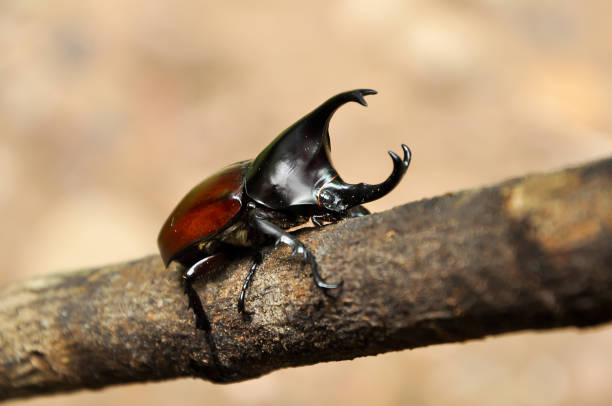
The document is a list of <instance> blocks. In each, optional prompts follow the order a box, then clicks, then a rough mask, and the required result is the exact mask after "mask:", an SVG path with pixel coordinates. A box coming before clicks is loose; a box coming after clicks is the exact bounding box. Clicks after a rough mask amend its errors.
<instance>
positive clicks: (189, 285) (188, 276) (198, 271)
mask: <svg viewBox="0 0 612 406" xmlns="http://www.w3.org/2000/svg"><path fill="white" fill-rule="evenodd" d="M224 257H225V255H224V254H223V253H216V254H213V255H210V256H208V257H206V258H203V259H201V260H199V261H198V262H196V263H195V264H193V265H191V266H190V267H189V269H188V270H187V272H185V273H184V275H183V278H184V279H185V293H186V294H187V297H188V298H189V307H191V308H192V309H193V312H194V313H195V316H196V327H197V328H199V329H201V330H205V331H210V322H209V321H208V317H207V316H206V312H205V311H204V306H203V305H202V300H201V299H200V296H199V295H198V292H196V291H195V289H194V288H193V283H194V282H195V281H197V280H198V279H199V278H201V277H202V275H204V274H205V273H207V272H208V271H210V268H211V266H214V264H215V263H217V262H218V261H219V260H221V259H222V258H224Z"/></svg>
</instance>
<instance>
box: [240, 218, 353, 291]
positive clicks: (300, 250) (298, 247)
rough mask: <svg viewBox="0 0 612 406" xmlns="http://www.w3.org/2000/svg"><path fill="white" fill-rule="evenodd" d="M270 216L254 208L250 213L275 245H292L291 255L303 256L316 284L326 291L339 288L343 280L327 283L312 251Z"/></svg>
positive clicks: (258, 228) (257, 225)
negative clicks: (269, 218)
mask: <svg viewBox="0 0 612 406" xmlns="http://www.w3.org/2000/svg"><path fill="white" fill-rule="evenodd" d="M266 218H268V216H267V215H266V213H265V212H263V211H261V210H258V209H254V210H253V211H252V212H251V214H250V221H251V224H252V225H253V226H254V227H255V228H256V229H257V230H259V231H260V232H261V233H263V234H265V235H266V236H268V237H271V238H274V239H275V240H276V242H275V245H278V244H281V243H282V244H286V245H288V246H289V247H291V249H292V251H291V256H295V255H299V256H301V257H302V261H304V262H306V263H308V265H310V268H311V269H312V277H313V279H314V281H315V283H316V285H317V286H318V287H319V288H320V289H322V290H323V291H324V292H325V293H327V291H329V290H330V289H337V288H339V287H341V286H342V283H343V281H340V282H339V283H333V284H332V283H327V282H326V281H325V280H324V279H323V278H322V277H321V275H319V266H318V265H317V261H316V260H315V257H314V256H313V255H312V253H311V252H310V251H309V250H308V249H307V248H306V247H305V246H304V244H303V243H302V242H301V241H300V240H298V239H297V238H296V237H295V236H293V235H291V234H289V233H288V232H286V231H284V230H283V229H281V228H280V227H278V226H277V225H275V224H273V223H272V222H270V221H268V220H266Z"/></svg>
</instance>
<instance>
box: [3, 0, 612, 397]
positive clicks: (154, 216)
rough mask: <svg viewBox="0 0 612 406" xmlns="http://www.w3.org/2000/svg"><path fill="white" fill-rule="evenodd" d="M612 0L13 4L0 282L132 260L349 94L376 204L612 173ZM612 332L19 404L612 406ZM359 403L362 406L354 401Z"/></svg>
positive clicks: (364, 175)
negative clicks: (199, 189) (232, 175)
mask: <svg viewBox="0 0 612 406" xmlns="http://www.w3.org/2000/svg"><path fill="white" fill-rule="evenodd" d="M610 16H612V2H610V1H608V0H589V1H585V2H575V1H569V0H568V1H565V0H540V1H532V0H461V1H459V0H455V1H440V0H437V1H435V0H423V1H417V0H401V1H400V0H378V1H375V2H374V1H366V0H326V1H323V0H311V1H308V2H299V3H298V2H283V1H272V0H269V1H268V0H260V1H258V2H247V1H229V0H228V1H224V2H207V1H197V0H192V1H189V0H175V1H172V2H169V1H167V2H151V1H143V0H132V1H130V2H118V1H97V2H96V1H83V0H54V1H52V2H45V1H34V0H2V1H0V49H1V50H2V56H1V57H0V210H1V212H2V213H3V219H2V229H1V231H0V257H1V258H2V267H1V270H0V283H3V284H6V283H9V282H12V281H16V280H20V279H25V278H29V277H32V276H34V275H37V274H43V273H46V272H56V271H60V270H62V271H64V270H71V269H78V268H83V267H89V266H96V265H103V264H107V263H112V262H117V261H123V260H127V259H134V258H138V257H141V256H144V255H148V254H152V253H155V252H157V248H156V243H155V240H156V236H157V232H158V229H159V227H160V226H161V224H162V223H163V221H164V220H165V218H166V216H167V215H168V213H169V212H170V210H171V209H172V208H173V207H174V205H175V204H176V203H177V202H178V200H179V199H180V198H181V197H182V196H183V195H184V193H185V192H186V191H187V190H188V189H189V188H191V187H192V186H193V185H195V184H196V183H197V182H199V181H200V180H201V179H203V178H204V177H205V176H207V175H209V174H211V173H212V172H213V171H215V170H217V169H219V168H221V167H223V166H224V165H226V164H229V163H232V162H235V161H239V160H243V159H248V158H253V157H254V156H255V155H256V154H257V153H258V152H259V151H260V150H261V149H262V148H264V147H265V146H266V145H267V144H268V143H269V142H270V141H271V140H272V139H273V137H274V136H275V135H276V134H278V133H279V132H280V131H281V130H283V129H284V128H286V127H287V126H289V125H290V124H292V123H293V122H294V121H296V120H297V119H298V118H299V117H301V116H302V115H304V114H306V113H308V112H309V111H310V110H312V109H313V108H314V107H316V106H317V105H319V104H320V103H321V102H323V101H324V100H325V99H327V98H328V97H330V96H332V95H334V94H335V93H338V92H340V91H344V90H349V89H353V88H358V87H370V88H373V89H377V90H378V91H379V92H380V93H379V95H376V96H370V97H369V98H368V102H369V104H370V106H369V107H368V108H367V109H364V108H363V107H361V106H359V105H357V104H354V103H352V104H350V105H347V106H345V107H343V108H342V109H341V110H339V111H338V113H337V114H336V116H335V118H334V119H333V121H332V123H331V130H330V132H331V139H332V148H333V156H334V160H335V163H336V166H337V168H338V170H339V172H340V173H341V174H342V175H343V176H344V177H345V179H347V180H348V181H351V182H357V181H366V182H377V181H380V180H382V179H383V178H384V177H385V176H386V175H387V174H388V173H389V171H390V169H391V161H390V159H389V157H388V156H387V154H386V151H387V150H389V149H393V150H395V151H401V150H400V144H401V143H402V142H405V143H406V144H408V145H409V146H410V147H411V148H412V150H413V153H414V159H413V162H412V166H411V168H410V170H409V172H408V174H407V176H406V179H405V180H404V181H403V182H402V183H401V184H400V186H399V187H398V188H397V189H396V190H395V191H394V192H393V193H392V194H391V195H389V196H388V197H385V198H384V199H382V200H379V201H377V202H375V203H372V204H370V205H369V207H370V209H372V210H373V211H380V210H385V209H389V208H391V207H393V206H396V205H399V204H402V203H404V202H409V201H412V200H415V199H421V198H426V197H432V196H435V195H439V194H443V193H445V192H449V191H454V190H458V189H462V188H468V187H477V186H481V185H486V184H490V183H494V182H498V181H501V180H504V179H506V178H508V177H512V176H518V175H523V174H527V173H531V172H535V171H545V170H553V169H558V168H561V167H564V166H568V165H575V164H579V163H583V162H586V161H589V160H593V159H597V158H602V157H605V156H609V155H610V154H612V107H611V106H612V69H611V68H610V67H611V66H612V42H611V41H610V38H612V24H610V21H609V20H610ZM611 342H612V328H611V327H610V326H604V327H600V328H596V329H590V330H586V331H577V330H571V329H570V330H563V331H557V332H550V333H538V334H535V333H525V334H514V335H506V336H502V337H497V338H490V339H486V340H482V341H477V342H468V343H464V344H453V345H440V346H434V347H429V348H423V349H416V350H413V351H403V352H396V353H390V354H385V355H381V356H378V357H370V358H362V359H357V360H354V361H347V362H340V363H330V364H322V365H317V366H313V367H306V368H297V369H290V370H284V371H280V372H276V373H273V374H271V375H268V376H266V377H263V378H261V379H257V380H254V381H250V382H245V383H241V384H234V385H228V386H215V385H212V384H209V383H207V382H202V381H197V380H188V379H185V380H179V381H175V382H167V383H156V384H148V385H129V386H125V387H115V388H110V389H106V390H103V391H100V392H81V393H76V394H70V395H62V396H56V397H51V398H38V399H32V400H27V401H16V402H9V403H7V404H10V405H12V404H15V405H17V404H18V405H32V406H33V405H43V404H44V405H82V404H85V403H87V404H88V405H89V406H96V405H106V404H113V405H121V404H147V405H151V406H155V405H169V404H180V405H183V406H187V405H201V404H216V405H245V404H248V405H286V404H292V405H309V404H318V405H340V404H352V405H372V404H375V405H403V404H410V405H609V404H611V403H612V385H611V383H612V345H611ZM349 402H350V403H349Z"/></svg>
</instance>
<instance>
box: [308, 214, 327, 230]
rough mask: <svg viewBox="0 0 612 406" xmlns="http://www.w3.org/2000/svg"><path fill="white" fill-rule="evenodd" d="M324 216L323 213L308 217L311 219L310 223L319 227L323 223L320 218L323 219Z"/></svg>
mask: <svg viewBox="0 0 612 406" xmlns="http://www.w3.org/2000/svg"><path fill="white" fill-rule="evenodd" d="M324 218H325V215H324V214H315V215H314V216H311V217H310V220H312V224H314V225H315V226H317V227H321V226H323V223H321V220H323V219H324Z"/></svg>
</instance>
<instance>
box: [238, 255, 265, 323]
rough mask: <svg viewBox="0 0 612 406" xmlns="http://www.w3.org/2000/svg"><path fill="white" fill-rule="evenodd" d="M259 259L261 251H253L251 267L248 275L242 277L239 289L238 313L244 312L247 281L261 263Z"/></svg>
mask: <svg viewBox="0 0 612 406" xmlns="http://www.w3.org/2000/svg"><path fill="white" fill-rule="evenodd" d="M261 261H262V256H261V252H259V251H255V252H254V253H253V265H251V269H250V270H249V273H248V275H247V276H246V278H245V279H244V284H243V285H242V290H241V291H240V297H239V298H238V311H239V312H240V313H243V314H245V313H246V312H245V310H244V296H245V294H246V290H247V288H248V287H249V283H250V282H251V279H253V275H254V274H255V270H256V269H257V267H258V266H259V264H261Z"/></svg>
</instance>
